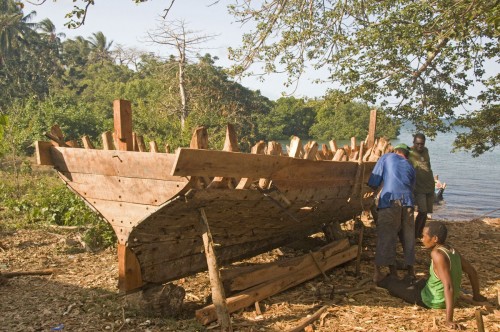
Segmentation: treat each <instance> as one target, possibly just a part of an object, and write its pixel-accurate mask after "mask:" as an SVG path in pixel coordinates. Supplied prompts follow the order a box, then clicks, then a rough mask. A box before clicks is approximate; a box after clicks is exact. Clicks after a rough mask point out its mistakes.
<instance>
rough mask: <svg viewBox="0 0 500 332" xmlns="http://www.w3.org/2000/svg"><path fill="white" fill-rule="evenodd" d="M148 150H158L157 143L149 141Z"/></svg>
mask: <svg viewBox="0 0 500 332" xmlns="http://www.w3.org/2000/svg"><path fill="white" fill-rule="evenodd" d="M149 152H155V153H156V152H158V144H156V142H155V141H150V142H149Z"/></svg>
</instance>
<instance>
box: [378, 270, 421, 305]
mask: <svg viewBox="0 0 500 332" xmlns="http://www.w3.org/2000/svg"><path fill="white" fill-rule="evenodd" d="M426 283H427V279H419V280H418V281H417V282H412V281H411V280H410V279H409V278H404V279H402V280H400V279H398V278H397V277H394V276H387V277H386V278H384V279H382V280H381V281H379V282H378V283H377V286H379V287H382V288H385V289H387V290H388V291H389V294H391V295H392V296H395V297H399V298H400V299H402V300H403V301H405V302H408V303H411V304H418V305H419V306H421V307H424V308H428V307H427V306H426V305H425V304H424V302H422V295H421V292H422V289H423V288H424V287H425V284H426Z"/></svg>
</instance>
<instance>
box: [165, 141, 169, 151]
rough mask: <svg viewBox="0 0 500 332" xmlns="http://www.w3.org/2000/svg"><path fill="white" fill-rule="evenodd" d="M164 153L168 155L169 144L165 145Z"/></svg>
mask: <svg viewBox="0 0 500 332" xmlns="http://www.w3.org/2000/svg"><path fill="white" fill-rule="evenodd" d="M165 153H170V144H168V143H167V144H165Z"/></svg>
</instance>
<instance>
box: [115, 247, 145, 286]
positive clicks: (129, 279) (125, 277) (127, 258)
mask: <svg viewBox="0 0 500 332" xmlns="http://www.w3.org/2000/svg"><path fill="white" fill-rule="evenodd" d="M142 285H143V281H142V274H141V266H140V264H139V261H138V259H137V256H136V255H135V253H134V252H133V251H132V250H130V248H128V247H127V246H126V245H124V244H120V243H119V244H118V288H119V289H120V291H122V292H125V293H128V292H130V291H132V290H135V289H138V288H140V287H142Z"/></svg>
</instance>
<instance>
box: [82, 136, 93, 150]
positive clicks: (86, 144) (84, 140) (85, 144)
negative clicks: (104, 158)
mask: <svg viewBox="0 0 500 332" xmlns="http://www.w3.org/2000/svg"><path fill="white" fill-rule="evenodd" d="M82 143H83V147H84V148H85V149H94V144H92V142H91V141H90V137H89V136H88V135H83V136H82Z"/></svg>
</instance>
